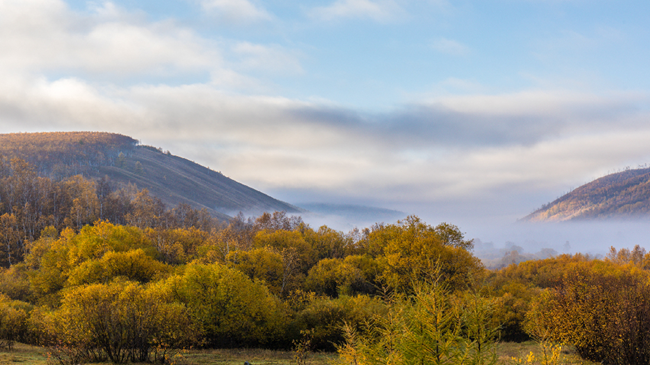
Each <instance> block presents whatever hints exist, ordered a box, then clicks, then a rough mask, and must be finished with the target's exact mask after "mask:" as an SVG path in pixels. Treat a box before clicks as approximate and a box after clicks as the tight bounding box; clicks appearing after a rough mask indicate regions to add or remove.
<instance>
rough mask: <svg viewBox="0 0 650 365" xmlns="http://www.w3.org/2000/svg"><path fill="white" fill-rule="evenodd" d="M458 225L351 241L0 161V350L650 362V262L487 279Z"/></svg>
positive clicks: (617, 255)
mask: <svg viewBox="0 0 650 365" xmlns="http://www.w3.org/2000/svg"><path fill="white" fill-rule="evenodd" d="M472 248H473V243H472V241H471V240H467V239H466V238H465V237H464V235H463V233H462V231H461V230H460V229H459V228H458V227H456V226H454V225H453V224H448V223H441V224H438V225H435V226H432V225H428V224H427V223H425V222H423V221H422V220H420V219H419V218H418V217H415V216H409V217H406V218H405V219H403V220H401V221H398V222H396V223H392V224H383V223H382V224H375V225H373V226H372V227H369V228H366V229H362V230H358V229H356V230H353V231H351V232H348V233H343V232H340V231H336V230H333V229H331V228H328V227H326V226H322V227H319V228H313V227H310V226H309V225H307V224H305V223H304V222H303V221H302V219H301V218H300V217H298V216H292V215H288V214H286V213H284V212H274V213H264V214H262V215H260V216H258V217H251V218H247V217H245V216H243V215H241V214H240V215H238V216H236V217H235V218H233V219H231V220H229V221H223V220H218V219H215V218H213V217H212V216H211V215H210V214H208V213H207V211H205V210H196V209H193V208H192V207H190V206H188V205H183V204H179V205H178V206H175V207H171V208H168V207H166V206H165V204H163V203H162V202H161V201H160V199H158V198H156V197H154V196H152V195H150V194H149V192H148V191H147V190H144V189H143V190H139V189H137V187H135V186H134V185H120V186H115V185H114V184H113V183H112V182H111V181H110V179H106V178H103V179H99V180H94V179H86V178H84V177H83V176H81V175H72V176H69V177H64V178H51V177H44V176H42V175H40V174H39V173H38V172H37V169H36V168H35V167H34V166H33V165H32V164H30V163H28V162H26V161H25V160H22V159H20V158H18V157H13V158H11V159H10V158H7V157H3V158H0V267H1V268H0V347H2V348H11V347H12V346H14V344H15V343H16V342H20V343H27V344H34V345H38V346H44V347H45V348H47V351H48V354H49V357H50V361H51V362H52V363H56V364H79V363H93V362H112V363H129V362H132V363H142V362H151V363H173V362H174V359H175V358H176V356H177V355H178V354H179V353H182V351H185V350H187V349H190V348H239V347H246V348H267V349H294V350H296V351H297V352H298V353H300V351H307V350H309V351H336V352H338V354H339V356H338V359H339V360H338V361H340V362H341V363H343V364H416V363H417V364H494V363H497V358H496V352H495V351H496V348H497V346H498V345H499V343H501V342H504V341H527V340H531V339H532V340H535V341H538V342H539V344H540V346H541V347H542V349H543V350H544V351H543V354H544V355H543V357H542V358H538V359H534V358H532V357H529V358H524V359H513V360H512V361H513V363H529V364H532V363H542V364H555V363H560V362H561V354H562V348H563V347H566V346H571V347H573V348H575V350H576V351H577V352H578V354H579V355H580V356H581V357H582V358H584V359H586V360H590V361H594V362H602V363H607V364H648V363H650V343H649V342H650V276H649V273H650V254H646V252H645V250H644V249H642V248H640V247H638V246H637V247H635V248H633V249H632V250H628V249H620V250H616V249H614V248H612V250H611V252H610V254H609V255H608V256H607V257H605V258H603V259H594V258H592V257H589V256H586V255H581V254H575V255H560V256H555V257H551V258H547V259H544V260H532V261H526V262H521V263H519V264H513V265H510V266H508V267H505V268H503V269H500V270H487V269H486V268H485V267H484V265H483V264H482V263H481V261H480V260H479V259H478V258H476V257H475V256H474V255H473V254H472Z"/></svg>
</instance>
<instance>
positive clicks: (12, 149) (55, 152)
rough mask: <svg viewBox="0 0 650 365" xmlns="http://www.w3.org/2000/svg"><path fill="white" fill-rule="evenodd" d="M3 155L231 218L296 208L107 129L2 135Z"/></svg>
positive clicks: (53, 174)
mask: <svg viewBox="0 0 650 365" xmlns="http://www.w3.org/2000/svg"><path fill="white" fill-rule="evenodd" d="M0 156H5V157H6V158H8V159H11V158H15V157H18V158H21V159H23V160H25V161H27V162H28V163H30V164H31V165H32V166H34V167H35V169H36V172H37V173H38V175H40V176H46V177H50V178H52V179H55V180H58V179H64V178H67V177H70V176H73V175H77V174H81V175H83V176H84V177H86V178H91V179H100V178H102V177H104V176H108V178H109V179H110V181H111V182H112V183H113V184H116V185H127V184H129V183H132V184H136V186H137V188H138V189H148V190H149V192H150V193H151V194H152V195H153V196H155V197H157V198H159V199H160V200H162V202H163V203H165V204H166V205H167V206H169V207H173V206H176V205H178V204H179V203H185V204H189V205H190V206H191V207H193V208H195V209H202V208H206V209H207V210H208V211H209V212H210V213H211V214H212V215H214V216H216V217H220V218H227V216H226V214H228V215H232V214H236V213H237V212H239V211H243V212H250V213H254V214H259V213H261V212H263V211H287V212H297V211H299V209H298V208H296V207H294V206H292V205H290V204H288V203H285V202H282V201H279V200H277V199H274V198H272V197H270V196H268V195H266V194H264V193H261V192H259V191H257V190H255V189H252V188H250V187H248V186H245V185H243V184H240V183H238V182H237V181H234V180H232V179H230V178H228V177H226V176H224V175H222V174H221V173H219V172H216V171H212V170H210V169H208V168H205V167H203V166H201V165H199V164H196V163H194V162H192V161H189V160H187V159H184V158H182V157H178V156H174V155H172V154H171V153H169V152H163V151H162V150H161V149H157V148H154V147H151V146H140V145H139V144H138V141H137V140H135V139H133V138H131V137H127V136H123V135H120V134H113V133H104V132H55V133H14V134H0Z"/></svg>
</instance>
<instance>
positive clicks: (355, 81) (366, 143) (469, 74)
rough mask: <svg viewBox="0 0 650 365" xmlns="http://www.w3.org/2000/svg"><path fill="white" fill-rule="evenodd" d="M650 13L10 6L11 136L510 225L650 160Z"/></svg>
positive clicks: (492, 5) (562, 4)
mask: <svg viewBox="0 0 650 365" xmlns="http://www.w3.org/2000/svg"><path fill="white" fill-rule="evenodd" d="M647 14H650V2H647V1H605V0H589V1H588V0H475V1H470V0H467V1H451V0H323V1H300V2H296V1H287V0H268V1H262V0H161V1H135V0H132V1H126V0H124V1H79V0H75V1H64V0H3V1H1V2H0V49H2V50H3V51H2V52H0V79H1V80H3V81H2V82H0V131H2V132H19V131H23V132H34V131H56V130H102V131H110V132H118V133H122V134H126V135H130V136H132V137H134V138H137V139H140V140H141V141H142V142H143V143H146V144H152V145H155V146H160V147H162V148H164V149H169V150H170V151H171V152H172V153H174V154H177V155H180V156H184V157H187V158H190V159H192V160H194V161H197V162H199V163H201V164H203V165H206V166H209V167H211V168H213V169H215V170H219V171H222V172H223V173H224V174H226V175H227V176H230V177H232V178H234V179H236V180H238V181H241V182H243V183H246V184H248V185H250V186H252V187H255V188H257V189H260V190H262V191H264V192H267V193H269V194H271V195H273V196H276V197H278V198H281V199H283V200H286V201H289V202H293V203H298V202H334V203H356V204H366V205H375V206H381V207H385V208H393V209H398V210H401V211H405V212H408V213H416V214H419V215H421V216H424V217H425V218H427V220H428V221H431V222H435V221H440V220H446V221H452V222H460V223H463V222H465V221H467V222H470V221H482V222H491V221H494V220H499V221H502V222H512V221H514V220H515V219H516V218H519V217H522V216H523V215H526V214H527V213H529V212H531V211H532V210H533V209H535V208H536V207H538V206H540V205H541V204H543V203H546V202H548V201H549V200H552V199H554V198H556V197H558V196H559V195H561V194H562V193H564V192H566V191H568V190H569V189H570V188H572V187H577V186H579V185H580V184H583V183H585V182H588V181H590V180H591V179H593V178H596V177H599V176H602V175H604V174H606V173H608V172H611V171H615V170H617V169H622V168H625V167H626V166H632V167H636V166H637V165H641V164H644V163H647V162H649V161H650V148H648V145H649V143H648V142H649V141H650V123H648V120H649V119H648V117H649V108H648V106H649V91H650V90H648V89H649V86H648V85H650V71H649V68H648V61H649V60H650V52H649V49H650V47H649V46H648V44H649V42H648V40H650V26H648V25H647Z"/></svg>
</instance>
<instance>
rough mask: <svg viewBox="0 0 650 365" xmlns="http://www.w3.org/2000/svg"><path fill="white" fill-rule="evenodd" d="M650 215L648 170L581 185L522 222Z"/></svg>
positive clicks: (641, 169)
mask: <svg viewBox="0 0 650 365" xmlns="http://www.w3.org/2000/svg"><path fill="white" fill-rule="evenodd" d="M649 215H650V168H645V167H644V168H638V169H626V170H625V171H621V172H618V173H613V174H609V175H606V176H603V177H601V178H599V179H596V180H594V181H592V182H590V183H587V184H585V185H582V186H580V187H578V188H577V189H575V190H573V191H571V192H569V193H567V194H565V195H563V196H561V197H560V198H558V199H556V200H554V201H552V202H550V203H548V204H545V205H543V206H542V207H541V208H540V209H538V210H536V211H534V212H533V213H531V214H529V215H527V216H526V217H524V218H522V220H523V221H530V222H544V221H556V222H560V221H575V220H597V219H630V218H641V217H647V216H649Z"/></svg>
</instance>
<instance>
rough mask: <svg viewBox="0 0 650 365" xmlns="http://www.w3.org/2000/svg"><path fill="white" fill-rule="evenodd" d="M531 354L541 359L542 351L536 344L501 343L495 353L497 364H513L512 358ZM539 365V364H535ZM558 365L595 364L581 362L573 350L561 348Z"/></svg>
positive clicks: (522, 357)
mask: <svg viewBox="0 0 650 365" xmlns="http://www.w3.org/2000/svg"><path fill="white" fill-rule="evenodd" d="M531 351H532V352H533V354H534V355H535V358H537V359H540V358H542V350H541V347H540V346H539V344H537V343H536V342H532V341H528V342H521V343H517V342H503V343H500V344H499V347H498V350H497V352H498V353H499V363H501V364H514V363H515V362H514V361H512V358H513V357H516V358H519V359H525V358H526V356H528V354H529V353H530V352H531ZM537 363H539V362H537ZM560 364H562V365H591V364H595V363H593V362H591V361H586V360H582V359H581V358H580V356H578V354H577V353H576V351H575V349H573V348H572V347H570V346H564V347H563V348H562V355H561V357H560Z"/></svg>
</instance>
